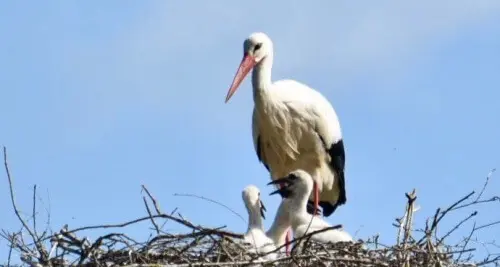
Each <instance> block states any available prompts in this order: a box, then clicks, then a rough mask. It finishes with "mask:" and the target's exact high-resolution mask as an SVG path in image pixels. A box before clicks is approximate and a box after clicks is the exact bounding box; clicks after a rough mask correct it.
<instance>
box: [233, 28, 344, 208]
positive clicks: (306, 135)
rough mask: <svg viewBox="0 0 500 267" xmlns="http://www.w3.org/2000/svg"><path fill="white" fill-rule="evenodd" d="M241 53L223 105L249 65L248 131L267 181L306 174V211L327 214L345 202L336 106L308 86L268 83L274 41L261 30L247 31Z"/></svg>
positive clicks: (295, 83) (340, 135)
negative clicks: (250, 102) (309, 183)
mask: <svg viewBox="0 0 500 267" xmlns="http://www.w3.org/2000/svg"><path fill="white" fill-rule="evenodd" d="M243 52H244V54H243V59H242V61H241V63H240V66H239V68H238V71H237V72H236V75H235V77H234V79H233V82H232V84H231V87H230V88H229V91H228V93H227V96H226V103H227V102H228V101H229V99H230V98H231V96H232V95H233V94H234V93H235V92H236V90H237V89H238V86H239V85H240V84H241V82H242V81H243V79H244V78H245V76H246V75H247V74H248V72H249V71H250V70H251V69H253V72H252V86H253V99H254V104H255V106H254V110H253V116H252V129H253V131H252V133H253V141H254V147H255V151H256V153H257V156H258V158H259V160H260V161H261V162H262V163H263V164H264V166H265V167H266V168H267V170H268V171H269V172H270V175H271V179H272V180H275V179H277V178H278V177H285V176H286V175H288V173H290V172H291V171H293V170H296V169H302V170H305V171H306V172H308V173H309V174H310V175H311V176H312V178H313V180H314V190H313V194H311V196H310V201H309V202H308V212H309V213H311V214H315V213H316V211H317V210H318V208H319V206H321V207H322V213H323V216H325V217H328V216H330V215H331V214H332V213H333V212H334V211H335V210H336V208H337V207H338V206H340V205H343V204H345V203H346V200H347V198H346V191H345V178H344V165H345V153H344V143H343V139H342V133H341V129H340V124H339V121H338V118H337V114H336V113H335V110H334V109H333V107H332V105H331V104H330V103H329V102H328V100H327V99H326V98H325V97H323V95H322V94H321V93H319V92H317V91H315V90H314V89H312V88H310V87H308V86H307V85H304V84H302V83H299V82H296V81H294V80H280V81H277V82H274V83H273V82H272V81H271V68H272V65H273V43H272V41H271V39H269V37H268V36H267V35H266V34H264V33H253V34H251V35H250V36H249V37H248V38H247V39H246V40H245V41H244V43H243ZM311 200H312V202H311ZM311 204H314V205H313V207H314V211H312V210H311V209H310V207H311Z"/></svg>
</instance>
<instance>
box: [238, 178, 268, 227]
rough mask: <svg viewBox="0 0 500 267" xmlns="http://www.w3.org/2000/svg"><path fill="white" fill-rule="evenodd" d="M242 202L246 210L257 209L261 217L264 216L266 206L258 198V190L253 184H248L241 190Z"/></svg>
mask: <svg viewBox="0 0 500 267" xmlns="http://www.w3.org/2000/svg"><path fill="white" fill-rule="evenodd" d="M242 197H243V202H245V206H246V208H247V209H248V211H253V210H256V211H259V212H260V215H261V216H262V218H264V219H265V218H266V216H265V215H264V212H265V211H266V207H265V206H264V203H263V202H262V200H261V199H260V190H259V188H257V187H256V186H255V185H249V186H247V187H245V189H243V192H242Z"/></svg>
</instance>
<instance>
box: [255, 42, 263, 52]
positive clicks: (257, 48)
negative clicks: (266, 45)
mask: <svg viewBox="0 0 500 267" xmlns="http://www.w3.org/2000/svg"><path fill="white" fill-rule="evenodd" d="M261 47H262V43H258V44H256V45H255V47H254V48H253V51H254V52H255V51H257V50H259V49H260V48H261Z"/></svg>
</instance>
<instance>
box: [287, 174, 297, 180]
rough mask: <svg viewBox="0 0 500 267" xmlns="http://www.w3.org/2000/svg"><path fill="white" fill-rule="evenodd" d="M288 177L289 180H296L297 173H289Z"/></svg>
mask: <svg viewBox="0 0 500 267" xmlns="http://www.w3.org/2000/svg"><path fill="white" fill-rule="evenodd" d="M289 178H290V180H292V181H294V180H297V179H298V178H299V177H297V175H295V174H293V173H291V174H290V176H289Z"/></svg>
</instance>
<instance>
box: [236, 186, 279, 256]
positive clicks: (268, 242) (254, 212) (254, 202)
mask: <svg viewBox="0 0 500 267" xmlns="http://www.w3.org/2000/svg"><path fill="white" fill-rule="evenodd" d="M242 197H243V202H244V203H245V207H246V208H247V211H248V229H247V232H246V233H245V235H244V236H243V239H244V241H245V242H247V243H249V244H251V246H252V247H253V249H252V250H251V251H253V252H255V253H257V254H266V253H267V252H271V251H273V250H275V249H276V246H275V245H274V241H273V240H272V239H271V238H269V237H268V236H267V235H266V233H264V228H263V225H262V218H265V216H264V212H265V211H266V207H265V206H264V203H262V200H261V199H260V190H259V189H258V188H257V187H256V186H254V185H249V186H247V187H245V189H243V192H242ZM261 216H262V218H261ZM276 256H277V255H276V253H270V254H267V255H266V256H264V257H262V259H264V260H270V259H275V258H276Z"/></svg>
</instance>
